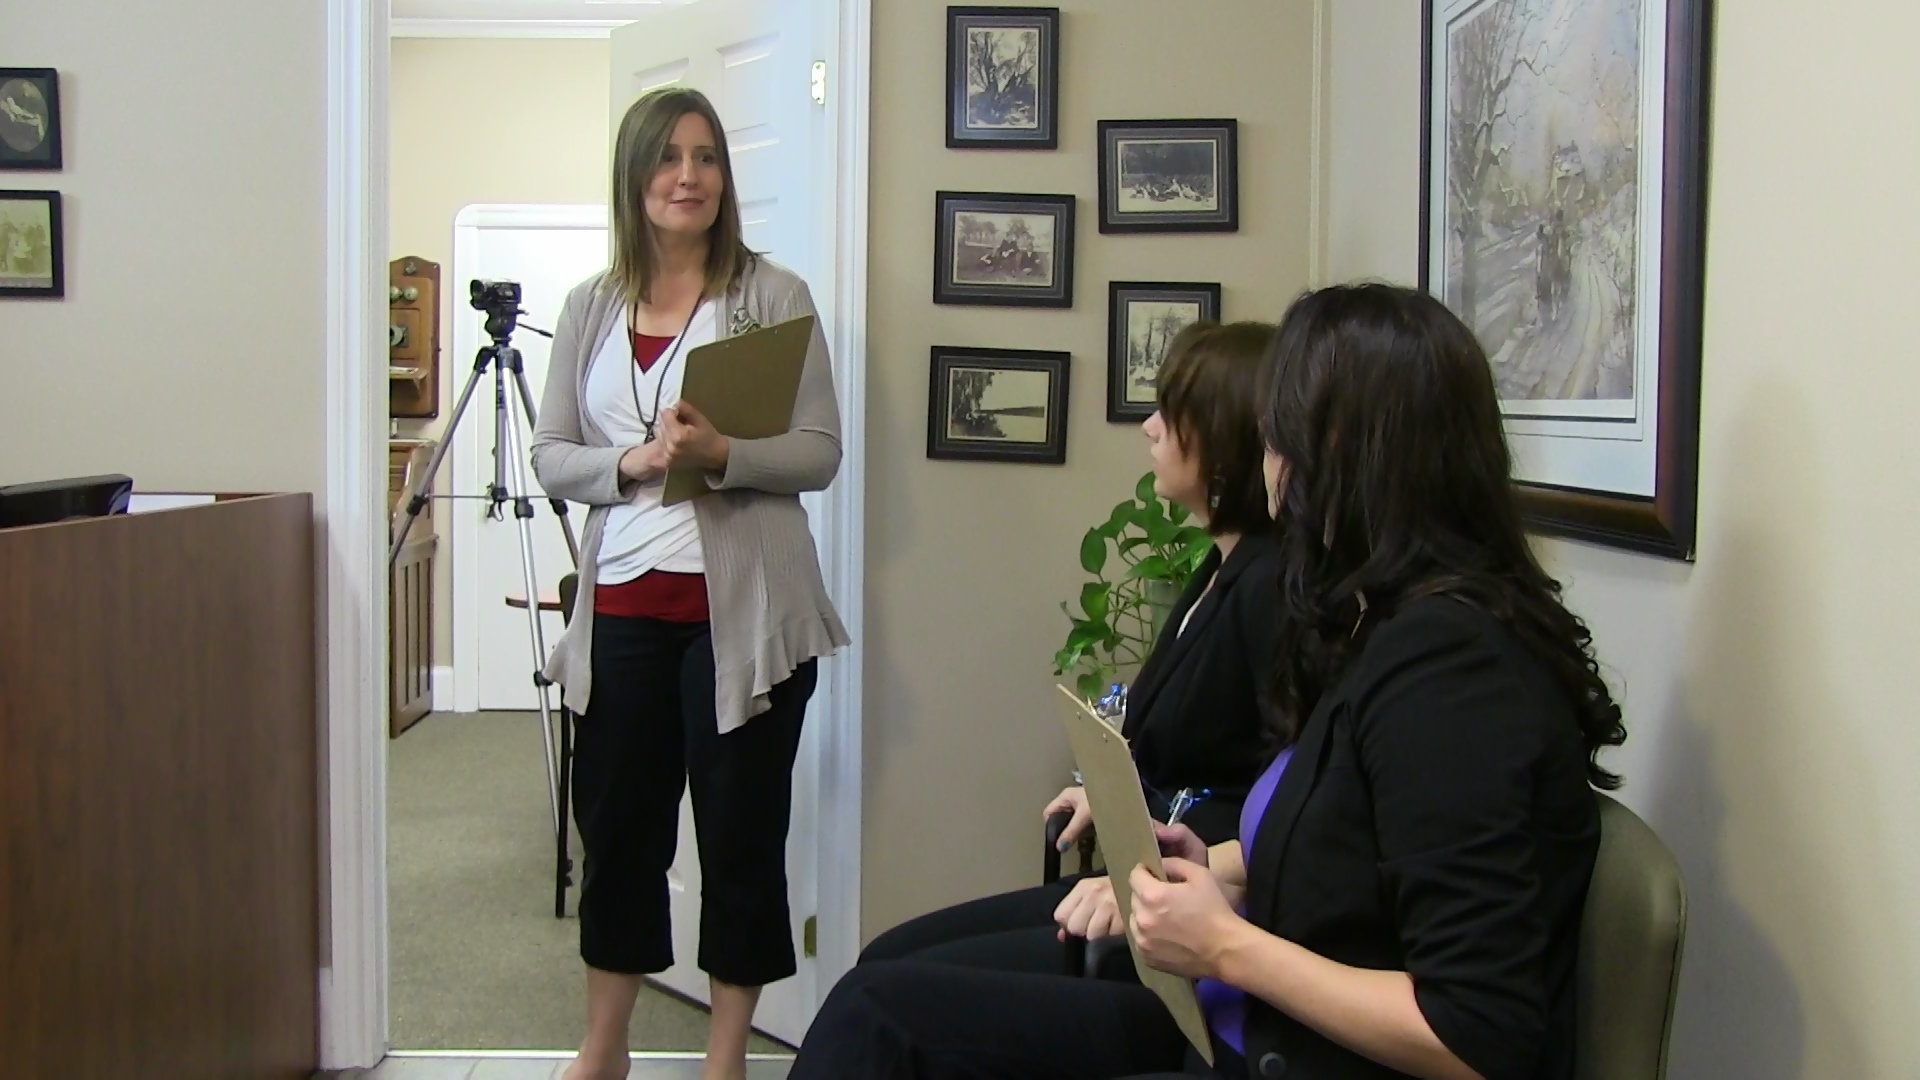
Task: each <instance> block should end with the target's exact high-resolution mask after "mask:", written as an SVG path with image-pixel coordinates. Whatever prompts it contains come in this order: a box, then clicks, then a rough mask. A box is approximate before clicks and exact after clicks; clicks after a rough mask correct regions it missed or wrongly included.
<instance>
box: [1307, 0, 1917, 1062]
mask: <svg viewBox="0 0 1920 1080" xmlns="http://www.w3.org/2000/svg"><path fill="white" fill-rule="evenodd" d="M1332 7H1333V8H1334V24H1333V43H1332V48H1331V50H1330V53H1329V55H1330V57H1331V64H1332V66H1331V69H1330V70H1326V71H1323V72H1322V73H1321V74H1322V77H1323V80H1324V82H1325V84H1326V85H1327V86H1329V87H1330V92H1331V101H1330V103H1329V108H1330V115H1331V117H1332V121H1331V125H1330V140H1329V146H1328V149H1327V152H1328V155H1329V158H1330V164H1331V179H1330V198H1329V201H1328V206H1327V214H1328V223H1327V227H1328V237H1329V272H1330V275H1331V276H1332V277H1333V278H1335V279H1344V278H1350V277H1387V278H1390V279H1394V280H1399V281H1403V282H1411V281H1412V280H1414V275H1415V270H1416V267H1415V259H1416V242H1417V236H1416V232H1417V228H1418V226H1417V217H1416V215H1417V210H1418V207H1417V200H1418V168H1419V164H1418V146H1419V142H1418V134H1419V128H1418V122H1419V116H1418V113H1419V106H1418V102H1419V85H1418V80H1419V75H1418V72H1419V57H1420V41H1419V22H1420V20H1419V13H1418V5H1417V4H1415V3H1413V2H1412V0H1338V3H1336V4H1333V5H1332ZM1715 8H1716V15H1715V19H1716V37H1717V42H1716V47H1715V50H1714V65H1715V70H1714V73H1713V99H1712V112H1713V120H1712V123H1713V129H1714V132H1713V136H1714V143H1713V148H1712V152H1711V155H1710V159H1709V173H1710V182H1711V189H1710V192H1709V210H1708V218H1709V221H1708V239H1707V245H1708V246H1707V283H1706V296H1707V300H1706V304H1707V307H1706V345H1705V348H1706V353H1705V370H1704V375H1703V391H1702V409H1701V413H1702V415H1701V446H1700V519H1699V537H1700V539H1699V558H1698V560H1697V562H1696V563H1695V564H1694V565H1692V566H1686V565H1681V564H1676V563H1672V562H1666V561H1662V560H1658V559H1652V558H1646V557H1641V556H1636V555H1631V554H1625V553H1621V552H1617V551H1612V550H1606V549H1601V548H1596V547H1590V546H1586V545H1582V544H1573V543H1563V542H1557V541H1543V542H1542V543H1541V545H1540V547H1541V550H1542V553H1543V556H1544V558H1545V559H1546V561H1547V563H1548V565H1549V567H1550V568H1551V569H1552V570H1553V572H1555V573H1556V574H1558V575H1559V576H1561V577H1562V578H1563V579H1564V580H1565V581H1566V582H1567V585H1568V599H1569V602H1570V604H1571V605H1572V606H1573V608H1574V609H1575V610H1577V611H1579V612H1580V613H1582V614H1583V615H1584V616H1585V617H1586V618H1587V619H1588V621H1589V622H1590V624H1591V626H1592V628H1593V631H1594V634H1595V640H1596V644H1597V647H1598V649H1599V652H1600V655H1601V659H1602V661H1603V663H1604V665H1605V667H1606V670H1607V672H1608V674H1609V676H1610V678H1611V681H1612V683H1613V686H1614V688H1615V690H1616V693H1618V694H1619V695H1620V697H1621V698H1622V700H1623V702H1624V704H1625V706H1626V710H1627V725H1628V729H1629V732H1630V735H1629V738H1628V742H1627V745H1626V747H1625V748H1624V749H1623V750H1622V751H1621V752H1619V753H1617V754H1615V755H1614V758H1613V764H1614V765H1615V767H1616V768H1618V769H1620V770H1622V771H1624V773H1625V774H1626V778H1627V786H1626V789H1625V790H1624V791H1623V792H1622V797H1623V798H1624V799H1625V801H1626V802H1627V803H1629V804H1630V805H1632V806H1634V807H1635V808H1636V809H1638V810H1639V811H1640V812H1641V813H1643V814H1644V815H1646V816H1647V817H1648V819H1649V820H1650V821H1651V822H1652V824H1653V825H1654V827H1655V828H1656V829H1658V830H1659V831H1660V832H1661V834H1662V835H1663V836H1664V837H1665V838H1666V839H1667V841H1668V843H1669V844H1671V845H1672V846H1673V847H1674V849H1675V851H1676V853H1677V854H1678V855H1679V857H1680V859H1681V861H1682V863H1683V865H1684V868H1685V870H1686V873H1687V884H1688V886H1689V888H1690V890H1691V893H1692V905H1693V906H1692V913H1691V920H1690V925H1689V930H1688V942H1687V957H1686V966H1685V971H1684V978H1683V981H1682V995H1681V1001H1680V1015H1679V1029H1678V1032H1677V1035H1676V1039H1675V1045H1674V1059H1673V1066H1672V1070H1671V1072H1670V1074H1669V1075H1672V1076H1675V1077H1686V1078H1694V1077H1703V1078H1704V1077H1731V1076H1768V1077H1782V1078H1787V1077H1816V1076H1858V1077H1889V1078H1891V1077H1898V1076H1909V1075H1912V1072H1913V1068H1914V1063H1915V1062H1916V1061H1920V1027H1916V1026H1915V1025H1914V1024H1913V1023H1912V1021H1911V1017H1910V1014H1911V1012H1912V1002H1913V1001H1915V1000H1916V998H1920V923H1916V921H1915V920H1914V918H1913V917H1912V913H1913V912H1914V911H1917V910H1920V848H1917V847H1916V846H1915V845H1914V843H1913V841H1912V839H1911V837H1912V831H1913V822H1915V821H1916V820H1920V787H1916V786H1915V784H1914V783H1913V775H1912V774H1913V766H1914V763H1915V762H1916V761H1920V726H1916V724H1915V718H1916V716H1920V708H1916V705H1915V700H1914V694H1913V691H1912V689H1911V682H1912V680H1911V678H1910V677H1909V674H1910V672H1911V670H1912V667H1913V664H1914V657H1915V656H1916V655H1920V629H1916V624H1915V621H1914V619H1913V618H1912V615H1911V607H1912V602H1913V598H1914V597H1916V596H1920V570H1917V569H1916V567H1920V562H1916V560H1915V559H1914V557H1913V552H1912V548H1913V540H1912V538H1913V536H1914V532H1915V529H1916V528H1917V527H1920V494H1916V491H1917V490H1920V489H1916V487H1915V485H1914V484H1913V482H1912V478H1913V463H1914V461H1915V456H1914V451H1913V445H1914V444H1913V431H1914V424H1913V417H1912V412H1913V402H1914V401H1915V400H1920V365H1916V364H1915V362H1914V360H1915V357H1916V351H1915V347H1914V343H1913V334H1912V332H1911V330H1910V329H1909V327H1908V326H1907V325H1906V323H1905V321H1904V320H1903V319H1902V318H1901V317H1900V314H1899V313H1901V312H1903V311H1905V310H1906V309H1907V308H1909V307H1911V301H1910V300H1909V298H1908V297H1907V293H1908V292H1909V291H1910V288H1909V286H1908V285H1907V283H1906V282H1907V279H1908V278H1909V277H1910V276H1911V275H1910V267H1911V263H1912V258H1913V252H1914V251H1915V250H1920V227H1916V225H1915V224H1914V222H1915V219H1914V217H1913V215H1911V214H1906V213H1903V212H1900V211H1898V210H1896V209H1893V208H1895V207H1900V206H1904V205H1907V204H1910V203H1911V202H1912V192H1911V178H1912V177H1913V176H1914V175H1915V173H1916V171H1920V141H1916V140H1915V139H1914V138H1912V137H1911V133H1912V132H1914V131H1916V130H1920V96H1917V95H1915V94H1914V93H1913V86H1914V82H1913V77H1912V67H1913V65H1912V60H1911V58H1910V56H1909V55H1908V53H1909V51H1910V50H1909V49H1908V47H1907V42H1910V41H1911V40H1912V39H1913V37H1914V35H1915V33H1916V31H1920V15H1916V12H1915V9H1914V8H1913V7H1912V6H1911V5H1908V4H1905V3H1899V2H1896V0H1842V2H1840V3H1836V4H1831V5H1827V6H1825V7H1823V8H1821V9H1820V10H1819V11H1818V12H1815V13H1812V14H1810V13H1809V11H1808V10H1805V9H1789V8H1786V7H1782V6H1779V5H1765V4H1716V5H1715ZM1785 56H1792V57H1795V58H1796V62H1795V65H1794V67H1793V72H1794V74H1793V76H1792V77H1791V78H1782V77H1781V72H1782V70H1783V69H1782V68H1781V67H1780V58H1781V57H1785ZM1894 133H1901V134H1897V135H1896V134H1894Z"/></svg>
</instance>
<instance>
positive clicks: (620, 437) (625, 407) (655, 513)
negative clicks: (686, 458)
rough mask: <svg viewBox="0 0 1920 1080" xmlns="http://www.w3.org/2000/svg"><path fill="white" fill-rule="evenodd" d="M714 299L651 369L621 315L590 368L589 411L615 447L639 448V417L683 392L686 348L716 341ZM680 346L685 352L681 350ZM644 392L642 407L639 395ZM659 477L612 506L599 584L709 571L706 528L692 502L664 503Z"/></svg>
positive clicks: (641, 435) (603, 541)
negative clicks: (637, 358) (636, 352)
mask: <svg viewBox="0 0 1920 1080" xmlns="http://www.w3.org/2000/svg"><path fill="white" fill-rule="evenodd" d="M714 310H715V308H714V305H713V303H712V302H711V301H702V302H701V304H700V308H699V310H698V311H696V312H694V316H693V320H692V322H690V323H688V324H687V329H686V333H685V334H684V335H682V339H681V340H678V341H675V342H673V343H672V344H670V345H668V346H667V348H666V350H665V351H664V352H662V353H661V354H660V359H658V360H657V361H655V362H654V364H653V366H652V367H651V368H650V369H648V370H647V371H644V372H643V371H641V370H640V366H639V365H638V364H635V363H634V362H633V347H632V345H631V343H630V339H629V338H628V333H629V328H628V323H627V320H626V319H615V320H613V325H612V326H611V327H609V328H608V330H607V336H606V338H605V339H604V340H603V341H601V342H600V348H599V349H598V351H596V353H595V354H594V358H593V366H592V367H591V368H590V369H588V371H587V400H586V405H587V415H588V416H589V417H590V418H591V419H592V420H593V422H594V423H595V424H597V425H599V428H600V430H601V431H604V432H606V433H607V438H608V439H610V440H612V441H613V445H615V446H636V445H638V444H640V443H641V442H643V441H645V440H646V437H647V429H646V427H645V425H643V424H641V423H640V417H641V416H642V415H645V416H646V417H647V418H648V419H651V420H653V421H654V425H655V432H656V434H658V433H659V430H658V429H659V426H660V421H659V420H658V419H656V418H655V414H654V401H655V400H656V398H655V392H656V391H658V400H659V402H660V408H661V409H662V410H664V409H666V408H667V407H669V406H671V405H672V404H673V403H674V402H675V401H678V400H679V398H680V376H681V373H682V372H684V371H685V370H686V368H687V354H688V353H689V352H692V351H693V350H694V349H696V348H698V347H700V346H701V345H705V344H707V343H708V342H710V341H712V340H714V336H715V333H716V329H717V328H716V327H715V325H714ZM676 349H678V352H676V351H675V350H676ZM635 397H638V398H639V402H640V404H639V410H636V409H635V408H634V399H635ZM662 490H663V486H662V484H661V482H660V481H658V480H655V481H654V482H653V483H650V484H644V485H642V486H641V487H640V489H639V490H638V491H636V492H634V495H633V499H632V500H631V501H629V502H628V503H626V504H625V505H623V506H615V507H613V508H612V509H610V510H608V511H607V523H606V526H605V532H604V534H603V535H602V537H601V540H600V565H599V567H598V568H597V570H596V577H595V579H594V580H595V582H596V583H598V584H601V585H618V584H620V583H621V582H623V581H632V580H633V579H634V578H637V577H639V576H640V575H641V574H644V573H646V572H647V571H649V570H666V571H671V572H673V573H679V574H704V573H706V569H707V564H706V559H705V557H704V556H703V555H702V553H701V550H700V527H699V525H698V524H697V523H695V521H694V518H693V504H692V503H681V504H679V505H678V506H662V505H660V493H661V491H662Z"/></svg>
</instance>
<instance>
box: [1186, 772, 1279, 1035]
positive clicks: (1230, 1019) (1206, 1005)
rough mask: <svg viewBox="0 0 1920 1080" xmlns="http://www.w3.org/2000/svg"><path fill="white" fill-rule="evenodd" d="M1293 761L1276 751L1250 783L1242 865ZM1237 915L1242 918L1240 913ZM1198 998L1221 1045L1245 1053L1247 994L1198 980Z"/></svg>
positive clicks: (1249, 862)
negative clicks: (1224, 1044)
mask: <svg viewBox="0 0 1920 1080" xmlns="http://www.w3.org/2000/svg"><path fill="white" fill-rule="evenodd" d="M1292 758H1293V747H1291V746H1289V747H1287V748H1286V749H1285V750H1282V751H1280V755H1279V756H1278V757H1276V758H1274V759H1273V764H1271V765H1269V766H1267V771H1266V772H1263V773H1261V774H1260V779H1258V780H1255V781H1254V782H1253V790H1252V791H1249V792H1247V801H1246V802H1245V803H1244V804H1242V805H1241V807H1240V855H1241V860H1242V863H1243V865H1247V866H1251V865H1253V836H1254V833H1256V832H1258V831H1259V830H1260V819H1261V818H1263V817H1265V816H1266V814H1267V804H1268V803H1270V802H1272V801H1273V791H1274V789H1275V788H1277V787H1279V786H1280V776H1281V774H1282V773H1285V772H1286V771H1287V762H1288V761H1289V760H1291V759H1292ZM1240 914H1242V915H1245V914H1246V912H1245V911H1242V912H1240ZM1194 989H1195V990H1196V991H1197V992H1198V993H1199V995H1200V1009H1201V1011H1202V1012H1204V1013H1205V1014H1206V1017H1207V1027H1208V1029H1209V1030H1211V1031H1212V1032H1213V1033H1214V1036H1215V1037H1217V1038H1218V1039H1219V1040H1220V1041H1221V1042H1224V1043H1226V1044H1227V1045H1228V1046H1231V1047H1233V1048H1234V1050H1235V1051H1237V1052H1238V1053H1241V1054H1245V1053H1246V1052H1247V995H1246V993H1245V992H1243V991H1241V990H1240V989H1238V988H1237V987H1232V986H1228V985H1227V984H1226V983H1223V982H1221V981H1220V980H1218V979H1201V980H1200V982H1199V984H1198V985H1197V986H1196V987H1195V988H1194Z"/></svg>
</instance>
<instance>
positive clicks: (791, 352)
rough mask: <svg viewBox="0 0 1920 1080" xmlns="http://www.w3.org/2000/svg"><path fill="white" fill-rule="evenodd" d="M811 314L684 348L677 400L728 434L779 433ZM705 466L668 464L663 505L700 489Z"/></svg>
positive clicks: (785, 424)
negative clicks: (696, 410)
mask: <svg viewBox="0 0 1920 1080" xmlns="http://www.w3.org/2000/svg"><path fill="white" fill-rule="evenodd" d="M813 322H814V317H813V316H812V315H802V316H800V317H798V318H795V319H788V320H787V321H786V322H783V323H775V324H774V325H772V326H767V327H762V328H761V329H759V330H750V331H748V332H747V333H744V334H735V335H733V336H732V337H725V338H721V339H720V340H718V341H715V342H711V343H709V344H706V345H702V346H700V347H699V348H697V349H695V350H693V351H692V352H689V353H688V354H687V359H686V364H687V369H686V373H685V375H683V376H682V378H681V381H680V400H681V401H684V402H687V403H688V404H690V405H692V406H693V407H694V408H696V409H699V410H700V411H701V413H703V414H705V416H706V418H707V420H708V421H709V422H711V423H712V424H713V428H714V430H715V431H718V432H719V433H720V434H722V435H725V436H727V437H728V438H733V439H765V438H770V437H772V436H774V435H784V434H786V432H787V429H788V428H789V427H791V426H792V424H793V402H794V398H795V397H796V396H798V395H799V393H800V372H801V369H803V368H804V367H805V366H806V363H807V348H808V346H810V345H812V344H813ZM712 490H713V488H712V486H711V485H709V484H708V483H707V477H706V471H705V470H703V469H699V468H695V467H693V466H690V465H677V466H674V467H673V468H670V469H668V470H667V480H666V487H665V489H664V490H663V491H662V492H661V493H660V501H661V503H662V504H664V505H666V506H673V505H674V504H676V503H683V502H686V501H687V500H688V499H692V498H695V497H697V496H700V495H705V494H706V493H708V492H709V491H712Z"/></svg>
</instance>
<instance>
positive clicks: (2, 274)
mask: <svg viewBox="0 0 1920 1080" xmlns="http://www.w3.org/2000/svg"><path fill="white" fill-rule="evenodd" d="M34 204H39V205H40V206H43V207H44V208H45V209H44V210H35V209H32V206H33V205H34ZM60 211H61V206H60V193H59V192H57V191H0V297H27V298H38V299H42V300H57V299H60V298H61V297H63V296H65V295H67V256H66V231H65V228H64V226H63V225H62V223H61V212H60ZM43 213H44V215H45V217H44V219H42V218H41V216H40V215H41V214H43ZM22 227H25V228H30V229H36V230H44V235H40V234H38V233H37V232H36V233H35V234H30V235H29V236H28V237H27V238H26V240H25V244H26V245H27V246H28V247H29V248H30V249H36V248H40V247H42V246H44V247H45V248H46V250H47V253H48V265H49V269H50V271H51V273H50V274H49V275H40V274H28V273H25V272H23V270H22V268H21V267H19V266H18V265H17V260H18V257H17V256H16V255H15V251H16V250H17V249H16V246H15V245H14V242H13V241H14V230H15V229H18V228H22ZM29 257H31V256H29ZM40 281H44V282H45V283H44V284H38V283H37V282H40Z"/></svg>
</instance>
